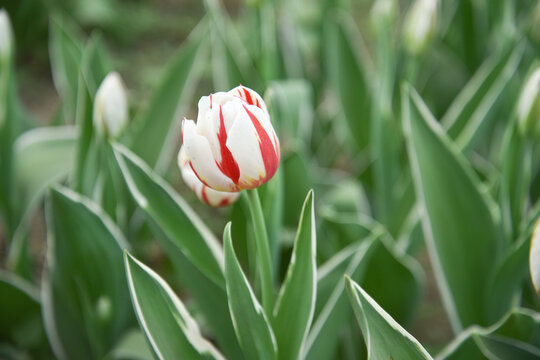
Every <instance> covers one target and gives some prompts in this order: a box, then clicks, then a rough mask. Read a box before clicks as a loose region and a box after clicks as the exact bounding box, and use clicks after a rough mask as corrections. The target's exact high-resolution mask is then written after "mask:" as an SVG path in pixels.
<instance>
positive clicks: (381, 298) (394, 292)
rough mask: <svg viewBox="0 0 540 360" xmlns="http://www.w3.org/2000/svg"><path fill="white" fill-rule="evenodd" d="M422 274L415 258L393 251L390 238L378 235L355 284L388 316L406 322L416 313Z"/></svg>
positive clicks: (420, 292)
mask: <svg viewBox="0 0 540 360" xmlns="http://www.w3.org/2000/svg"><path fill="white" fill-rule="evenodd" d="M424 277H425V276H424V272H423V271H422V267H421V266H420V264H419V263H418V262H417V261H416V259H414V258H412V257H410V256H408V255H407V254H404V253H399V252H398V251H396V249H395V248H393V241H392V240H391V239H388V238H387V237H385V236H382V237H381V246H378V247H377V248H376V249H374V251H373V255H372V257H371V258H370V261H369V264H368V265H367V269H366V271H365V275H364V278H363V280H362V281H361V282H360V281H359V283H360V284H362V288H363V289H364V290H365V291H366V292H369V294H370V296H371V297H372V298H373V299H375V301H377V303H378V304H379V305H380V306H381V307H383V308H384V309H385V311H386V312H388V313H389V314H390V316H392V317H393V318H394V319H395V320H396V321H398V322H399V323H400V324H404V325H407V324H409V323H410V322H411V321H412V320H413V319H414V316H415V315H416V310H417V309H418V306H419V303H420V300H421V298H422V288H423V283H424ZM381 279H391V280H388V281H381ZM353 280H356V279H355V278H353Z"/></svg>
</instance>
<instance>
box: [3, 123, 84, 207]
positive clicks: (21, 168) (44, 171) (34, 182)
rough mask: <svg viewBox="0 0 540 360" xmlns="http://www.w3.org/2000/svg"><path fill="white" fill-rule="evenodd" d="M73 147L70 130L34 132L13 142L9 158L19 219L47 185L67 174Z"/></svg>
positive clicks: (53, 128)
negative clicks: (13, 173) (13, 177)
mask: <svg viewBox="0 0 540 360" xmlns="http://www.w3.org/2000/svg"><path fill="white" fill-rule="evenodd" d="M75 147H76V132H75V128H74V127H71V126H63V127H43V128H35V129H32V130H29V131H27V132H25V133H24V134H22V135H21V136H20V137H19V138H18V139H17V141H16V142H15V145H14V154H13V156H14V165H15V169H14V171H15V184H17V186H18V189H17V197H18V200H19V202H18V206H19V209H18V210H19V214H20V215H21V216H22V215H23V214H24V213H25V212H27V211H28V207H29V206H30V205H31V204H32V203H34V202H35V201H36V200H38V199H39V198H40V197H41V195H42V194H43V192H44V190H45V189H46V188H47V186H48V185H50V184H51V183H53V182H56V181H58V180H61V179H62V178H64V177H65V176H66V175H67V174H68V173H69V172H70V170H71V169H72V167H73V163H74V153H75Z"/></svg>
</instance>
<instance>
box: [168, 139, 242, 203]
mask: <svg viewBox="0 0 540 360" xmlns="http://www.w3.org/2000/svg"><path fill="white" fill-rule="evenodd" d="M178 166H179V167H180V170H181V172H182V179H184V182H185V183H186V185H187V186H189V187H190V188H191V190H193V192H194V193H195V194H196V195H197V197H198V198H199V199H200V200H201V201H203V202H205V203H207V204H208V205H210V206H214V207H218V206H227V205H230V204H232V203H234V202H235V201H236V200H237V199H238V196H239V195H240V193H234V192H222V191H216V190H214V189H211V188H209V187H207V186H205V185H204V184H203V183H202V182H201V181H200V180H199V178H198V177H197V175H195V173H194V172H193V170H192V169H191V167H190V166H189V160H188V158H187V155H186V151H185V148H184V147H183V146H182V147H181V148H180V151H179V152H178Z"/></svg>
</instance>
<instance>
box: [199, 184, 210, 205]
mask: <svg viewBox="0 0 540 360" xmlns="http://www.w3.org/2000/svg"><path fill="white" fill-rule="evenodd" d="M201 197H202V201H204V202H205V203H206V204H207V205H212V204H210V200H208V195H207V194H206V186H203V187H202V190H201Z"/></svg>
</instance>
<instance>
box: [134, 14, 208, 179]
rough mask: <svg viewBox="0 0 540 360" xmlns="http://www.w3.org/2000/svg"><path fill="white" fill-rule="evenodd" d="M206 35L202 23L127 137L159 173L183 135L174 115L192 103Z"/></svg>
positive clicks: (169, 68)
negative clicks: (173, 143)
mask: <svg viewBox="0 0 540 360" xmlns="http://www.w3.org/2000/svg"><path fill="white" fill-rule="evenodd" d="M201 27H202V29H201ZM205 33H206V25H205V23H204V22H203V23H202V24H200V25H199V26H198V27H197V28H196V29H195V30H194V31H193V33H192V34H191V36H190V38H188V40H187V41H186V43H185V44H184V45H183V46H182V47H181V48H180V49H179V50H178V52H177V53H176V54H175V55H174V56H173V58H172V60H171V61H170V63H169V64H168V66H167V68H166V70H165V72H164V73H163V76H162V78H161V81H160V82H159V84H158V86H157V88H156V89H155V90H154V91H153V93H152V97H151V99H150V103H149V104H148V106H147V108H146V109H145V110H144V111H142V112H141V113H140V115H139V116H138V117H137V118H135V119H134V122H133V124H132V126H130V127H129V128H128V133H126V141H125V143H126V144H128V145H129V147H130V148H131V149H132V150H133V151H134V152H135V153H136V154H137V155H138V156H140V157H141V158H142V159H143V160H144V161H145V162H146V163H147V164H149V165H150V167H152V168H156V169H158V170H159V171H163V170H165V169H166V167H167V166H168V165H169V163H170V160H171V156H172V153H171V150H170V149H173V148H174V146H172V143H171V141H176V139H178V137H179V134H180V129H179V124H178V123H176V122H174V121H173V120H174V118H175V115H176V113H177V111H178V110H179V109H183V110H185V109H186V106H188V104H189V103H190V101H191V97H192V95H193V93H194V90H195V85H196V82H197V81H198V80H199V77H200V74H201V71H202V69H203V66H204V61H202V60H203V59H204V58H205V57H206V53H207V43H206V41H205V36H204V35H205ZM168 144H171V146H167V145H168Z"/></svg>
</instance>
